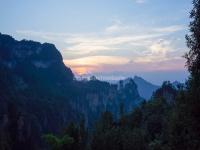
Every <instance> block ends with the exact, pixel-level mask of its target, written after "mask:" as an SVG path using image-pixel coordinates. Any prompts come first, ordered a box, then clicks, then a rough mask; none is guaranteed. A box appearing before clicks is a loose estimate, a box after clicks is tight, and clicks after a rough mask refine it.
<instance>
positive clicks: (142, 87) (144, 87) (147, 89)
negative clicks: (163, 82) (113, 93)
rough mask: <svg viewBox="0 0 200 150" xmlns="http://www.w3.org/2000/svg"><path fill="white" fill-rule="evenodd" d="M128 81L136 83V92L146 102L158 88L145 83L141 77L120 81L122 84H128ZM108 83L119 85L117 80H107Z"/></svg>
mask: <svg viewBox="0 0 200 150" xmlns="http://www.w3.org/2000/svg"><path fill="white" fill-rule="evenodd" d="M130 79H133V81H134V82H135V83H136V85H137V89H138V92H139V94H140V96H141V97H142V98H144V99H146V100H149V99H150V98H151V96H152V95H153V93H154V92H155V91H156V90H157V89H158V88H159V86H157V85H154V84H152V83H150V82H148V81H146V80H145V79H143V78H142V77H139V76H134V78H131V77H129V78H126V79H124V80H122V81H124V83H126V82H128V81H129V80H130ZM108 82H109V83H111V84H119V82H120V81H118V80H108Z"/></svg>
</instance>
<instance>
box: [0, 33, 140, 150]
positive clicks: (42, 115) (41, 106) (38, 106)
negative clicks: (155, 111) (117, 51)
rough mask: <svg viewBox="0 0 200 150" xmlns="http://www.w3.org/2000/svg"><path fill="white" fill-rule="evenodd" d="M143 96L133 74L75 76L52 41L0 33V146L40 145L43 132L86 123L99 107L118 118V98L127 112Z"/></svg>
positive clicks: (88, 124) (96, 113) (21, 149)
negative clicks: (122, 79)
mask: <svg viewBox="0 0 200 150" xmlns="http://www.w3.org/2000/svg"><path fill="white" fill-rule="evenodd" d="M142 100H143V99H142V98H141V97H140V96H139V94H138V91H137V86H136V84H135V83H134V81H133V80H130V81H129V82H127V83H122V85H120V87H118V86H117V85H112V84H109V83H107V82H101V81H98V80H90V81H77V80H76V79H75V78H74V75H73V73H72V71H71V70H70V68H68V67H66V66H65V65H64V63H63V59H62V56H61V54H60V53H59V51H58V50H57V49H56V47H55V46H54V45H52V44H49V43H44V44H41V43H39V42H34V41H27V40H22V41H17V40H15V39H14V38H12V37H11V36H9V35H3V34H0V149H6V148H7V149H9V148H10V149H16V150H19V149H20V150H23V148H26V149H29V150H35V149H39V148H41V147H42V145H43V144H42V140H41V136H42V135H43V134H45V133H49V132H53V133H58V132H59V131H61V129H62V128H64V127H65V126H66V124H67V123H69V122H71V121H73V122H79V120H80V119H81V118H83V117H84V118H85V120H86V125H87V126H88V127H91V126H92V125H93V123H94V121H95V120H96V119H97V118H98V117H99V115H100V114H101V113H102V112H103V111H105V110H108V111H111V112H112V113H113V114H114V116H115V117H116V118H117V117H118V115H119V108H120V105H121V104H123V106H124V110H125V111H126V112H129V111H131V110H132V109H133V108H134V107H135V106H137V105H138V104H139V103H140V102H141V101H142ZM22 145H23V147H21V146H22ZM33 145H34V146H33Z"/></svg>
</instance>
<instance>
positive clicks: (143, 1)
mask: <svg viewBox="0 0 200 150" xmlns="http://www.w3.org/2000/svg"><path fill="white" fill-rule="evenodd" d="M135 2H136V3H139V4H141V3H145V2H146V0H135Z"/></svg>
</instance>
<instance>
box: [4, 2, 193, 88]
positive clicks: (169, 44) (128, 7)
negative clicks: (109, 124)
mask: <svg viewBox="0 0 200 150" xmlns="http://www.w3.org/2000/svg"><path fill="white" fill-rule="evenodd" d="M191 7H192V5H191V1H190V0H0V22H1V23H0V32H2V33H5V34H11V35H12V36H14V37H15V38H17V39H19V40H20V39H24V38H26V39H31V40H36V41H40V42H51V43H54V44H55V45H56V47H57V48H58V49H59V50H60V52H61V53H62V55H63V59H64V62H65V64H66V65H67V66H70V67H71V68H72V70H73V71H74V72H75V73H76V74H96V75H98V76H99V77H102V78H105V79H117V78H123V77H127V76H134V75H140V76H142V77H144V78H146V79H148V80H150V81H152V82H153V83H156V84H160V83H161V82H162V81H163V80H179V81H184V80H185V78H186V77H187V72H186V71H185V70H186V69H185V68H184V64H185V60H184V58H182V56H183V54H184V53H185V52H186V51H187V50H188V49H187V48H186V44H185V38H184V37H185V34H186V33H187V32H188V27H187V26H188V24H189V18H188V16H189V11H190V9H191Z"/></svg>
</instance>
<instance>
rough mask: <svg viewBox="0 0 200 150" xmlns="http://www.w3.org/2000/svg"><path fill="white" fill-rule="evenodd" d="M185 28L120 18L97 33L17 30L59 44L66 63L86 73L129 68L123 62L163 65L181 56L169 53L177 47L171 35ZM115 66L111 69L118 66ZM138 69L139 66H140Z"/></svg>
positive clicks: (127, 63)
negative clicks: (144, 24)
mask: <svg viewBox="0 0 200 150" xmlns="http://www.w3.org/2000/svg"><path fill="white" fill-rule="evenodd" d="M184 29H185V27H183V26H182V25H171V26H164V27H148V28H145V27H141V26H132V25H126V24H123V23H122V22H121V21H119V20H118V21H115V22H113V24H111V25H110V26H108V27H107V28H105V29H104V30H103V31H102V32H97V33H79V34H70V33H52V32H36V31H31V30H18V31H17V33H18V34H20V35H27V36H34V37H39V38H41V39H43V40H46V41H50V42H52V41H53V42H54V43H55V44H58V45H60V48H61V52H62V54H63V57H64V62H65V64H66V65H69V66H70V67H72V68H74V70H75V71H76V72H79V73H83V72H88V71H97V69H98V70H101V68H104V70H106V68H109V67H108V66H112V67H113V66H118V69H122V70H123V69H125V68H126V67H124V65H127V66H132V68H135V67H133V65H137V66H138V67H141V68H143V69H144V66H146V65H149V64H151V65H152V67H157V68H160V69H161V67H159V66H155V64H157V63H158V62H159V64H161V63H160V62H166V61H170V60H177V59H178V58H177V57H178V56H177V55H173V56H172V55H170V53H172V52H174V51H176V50H177V47H176V46H174V45H175V44H174V42H176V41H174V40H171V39H170V38H169V36H170V35H173V34H175V33H176V32H179V31H181V30H184ZM169 55H170V57H169ZM119 66H123V67H121V68H120V67H119ZM112 67H111V68H110V69H111V70H112V69H114V68H115V67H113V68H112ZM152 67H149V68H152ZM163 68H165V69H166V68H167V67H163ZM116 69H117V68H116ZM135 69H137V70H138V68H137V67H136V68H135ZM147 69H148V68H147ZM78 70H79V71H78Z"/></svg>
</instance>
